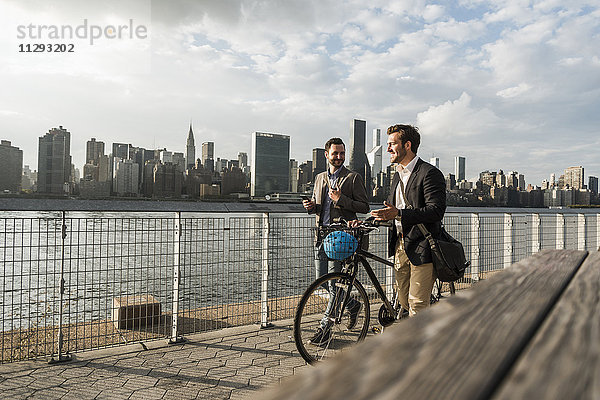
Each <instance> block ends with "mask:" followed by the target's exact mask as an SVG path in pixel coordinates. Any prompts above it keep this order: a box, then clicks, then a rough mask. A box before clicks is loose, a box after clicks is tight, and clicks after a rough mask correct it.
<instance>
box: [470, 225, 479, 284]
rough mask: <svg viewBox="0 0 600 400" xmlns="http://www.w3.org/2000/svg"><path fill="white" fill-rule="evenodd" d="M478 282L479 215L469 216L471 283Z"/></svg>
mask: <svg viewBox="0 0 600 400" xmlns="http://www.w3.org/2000/svg"><path fill="white" fill-rule="evenodd" d="M477 281H479V214H477V213H472V214H471V282H477Z"/></svg>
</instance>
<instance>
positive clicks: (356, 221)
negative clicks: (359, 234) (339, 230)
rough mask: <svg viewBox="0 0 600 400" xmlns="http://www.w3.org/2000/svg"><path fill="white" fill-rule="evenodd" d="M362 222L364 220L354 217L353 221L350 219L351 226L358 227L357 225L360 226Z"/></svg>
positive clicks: (349, 224)
mask: <svg viewBox="0 0 600 400" xmlns="http://www.w3.org/2000/svg"><path fill="white" fill-rule="evenodd" d="M361 224H362V221H361V220H360V219H353V220H352V221H348V226H349V227H350V228H356V227H357V226H360V225H361Z"/></svg>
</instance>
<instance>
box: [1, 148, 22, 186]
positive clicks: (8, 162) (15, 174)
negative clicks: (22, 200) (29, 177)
mask: <svg viewBox="0 0 600 400" xmlns="http://www.w3.org/2000/svg"><path fill="white" fill-rule="evenodd" d="M0 171H2V173H1V174H0V191H5V190H8V191H10V192H12V193H19V192H20V191H21V188H22V181H23V150H21V149H19V148H18V147H14V146H12V144H11V142H10V141H8V140H2V141H0Z"/></svg>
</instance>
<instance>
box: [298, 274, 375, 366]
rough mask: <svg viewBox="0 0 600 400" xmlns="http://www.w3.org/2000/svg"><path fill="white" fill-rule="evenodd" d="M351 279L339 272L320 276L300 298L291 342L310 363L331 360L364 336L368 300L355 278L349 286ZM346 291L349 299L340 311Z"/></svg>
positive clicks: (367, 320)
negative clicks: (292, 341)
mask: <svg viewBox="0 0 600 400" xmlns="http://www.w3.org/2000/svg"><path fill="white" fill-rule="evenodd" d="M351 280H352V277H351V276H350V275H348V274H346V273H342V272H333V273H329V274H326V275H323V276H322V277H320V278H319V279H317V280H316V281H314V282H313V283H312V284H311V285H310V286H309V287H308V289H306V292H304V295H303V296H302V298H301V299H300V302H299V303H298V307H297V309H296V315H295V317H294V341H295V342H296V348H297V349H298V351H299V352H300V355H301V356H302V358H304V359H305V360H306V362H308V363H309V364H313V363H315V362H316V361H321V360H323V359H326V358H330V357H331V356H333V355H335V354H338V353H340V352H342V351H344V350H345V349H346V348H348V346H350V345H352V344H354V343H356V342H358V341H361V340H363V339H364V338H365V336H366V335H367V332H368V330H369V318H370V311H371V310H370V308H369V298H368V297H367V292H366V291H365V289H364V288H363V286H362V285H361V284H360V282H358V280H356V279H355V280H354V283H353V284H352V285H350V282H351ZM327 288H328V289H327ZM348 291H349V292H350V299H351V300H349V301H348V304H347V306H346V307H345V309H344V310H342V309H341V308H342V303H343V301H344V298H345V297H346V294H347V293H348ZM323 326H324V328H323ZM319 334H320V335H319Z"/></svg>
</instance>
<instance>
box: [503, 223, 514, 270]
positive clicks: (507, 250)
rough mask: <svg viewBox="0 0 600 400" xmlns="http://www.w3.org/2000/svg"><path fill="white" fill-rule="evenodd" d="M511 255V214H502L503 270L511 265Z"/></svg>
mask: <svg viewBox="0 0 600 400" xmlns="http://www.w3.org/2000/svg"><path fill="white" fill-rule="evenodd" d="M512 254H513V219H512V215H511V214H508V213H507V214H504V268H508V267H510V266H511V265H512Z"/></svg>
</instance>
